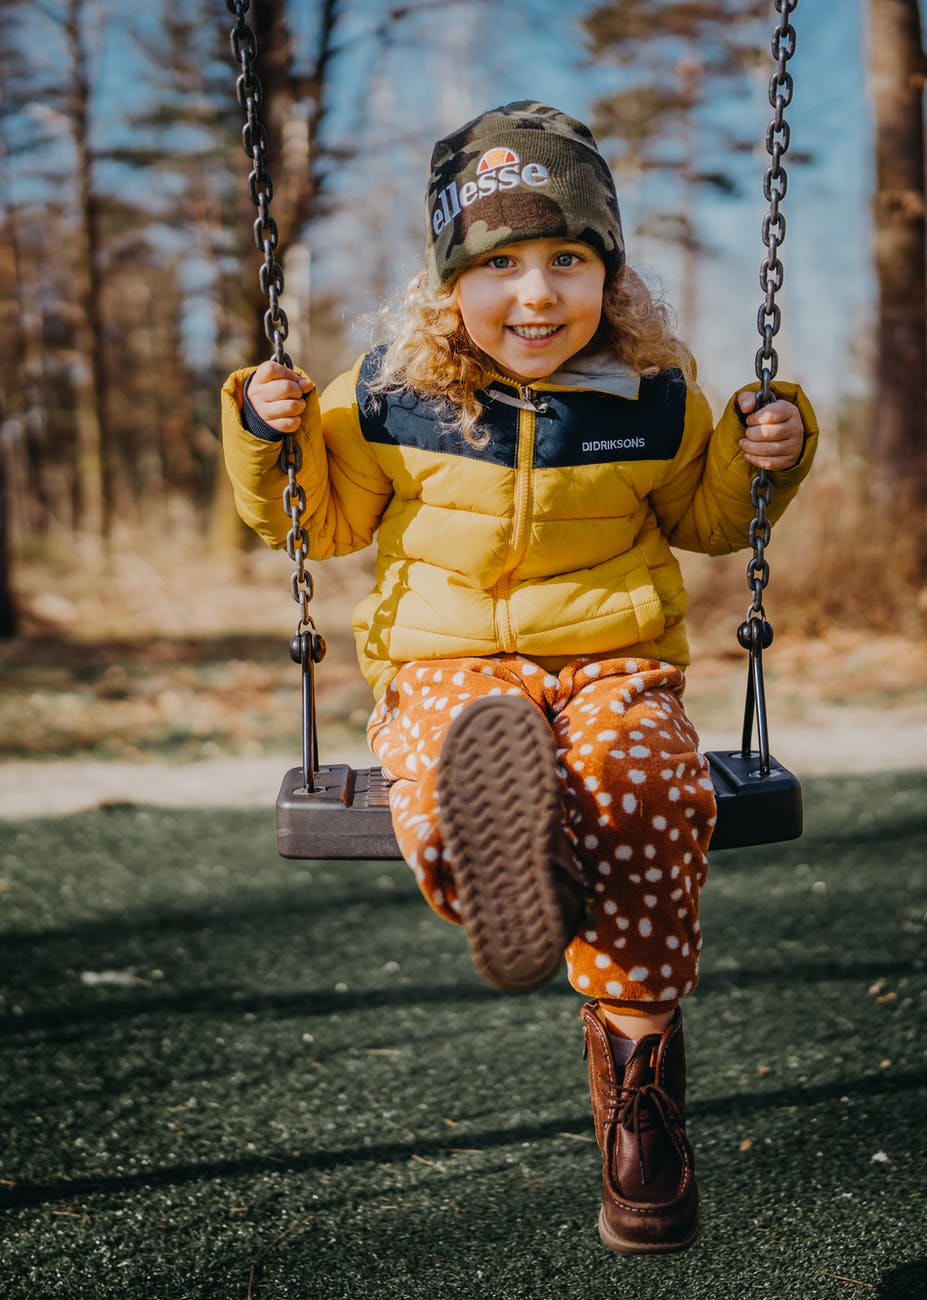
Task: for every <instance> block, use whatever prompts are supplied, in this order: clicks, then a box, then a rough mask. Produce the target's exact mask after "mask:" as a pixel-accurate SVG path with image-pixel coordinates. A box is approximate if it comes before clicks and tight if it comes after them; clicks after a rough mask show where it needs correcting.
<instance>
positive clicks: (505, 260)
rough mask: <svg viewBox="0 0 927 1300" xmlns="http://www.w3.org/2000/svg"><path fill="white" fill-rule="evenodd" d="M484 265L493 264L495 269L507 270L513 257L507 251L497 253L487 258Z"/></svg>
mask: <svg viewBox="0 0 927 1300" xmlns="http://www.w3.org/2000/svg"><path fill="white" fill-rule="evenodd" d="M483 265H484V266H491V267H492V268H493V270H494V271H507V270H508V268H509V267H510V266H511V265H512V259H511V258H510V257H509V256H508V255H507V254H506V253H496V254H495V256H494V257H489V258H487V259H486V261H485V262H484V263H483Z"/></svg>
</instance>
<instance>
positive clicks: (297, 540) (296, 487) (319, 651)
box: [225, 0, 326, 789]
mask: <svg viewBox="0 0 927 1300" xmlns="http://www.w3.org/2000/svg"><path fill="white" fill-rule="evenodd" d="M225 3H226V8H227V9H228V10H229V12H230V13H232V14H234V15H235V19H236V22H235V26H234V27H233V28H232V31H231V33H230V37H231V45H232V55H233V57H234V58H235V60H236V62H237V63H238V64H239V65H240V66H241V74H240V75H239V77H238V80H237V81H236V83H235V93H236V95H237V98H238V102H239V104H240V105H241V107H242V109H243V111H244V113H245V124H244V126H243V127H242V131H241V141H242V147H243V148H244V151H245V154H246V155H247V157H248V158H249V159H250V160H251V172H250V174H249V176H248V192H249V194H250V197H251V202H252V203H253V204H254V205H255V207H256V208H257V210H258V215H257V217H256V218H255V221H254V226H253V230H254V242H255V244H256V245H257V248H258V250H259V252H262V253H263V254H264V262H263V264H262V265H261V267H260V270H259V273H258V282H259V284H260V287H261V292H262V293H263V294H264V296H265V297H266V298H267V303H268V306H267V310H266V311H265V313H264V333H265V334H266V336H267V340H268V342H269V343H270V344H271V345H272V347H273V353H272V357H271V359H272V360H273V361H276V362H277V363H278V364H280V365H283V366H287V367H289V368H290V369H292V366H293V362H292V361H291V359H290V356H289V354H288V353H287V352H286V350H285V348H284V344H285V343H286V338H287V334H288V333H289V322H288V321H287V316H286V312H285V311H284V310H283V308H282V307H281V306H280V294H281V293H282V292H283V267H282V266H281V265H280V263H279V262H278V261H277V259H276V256H275V254H276V250H277V244H278V242H279V230H278V228H277V223H276V221H275V220H274V218H273V217H272V216H271V215H270V203H271V199H272V198H273V195H274V186H273V182H272V180H271V178H270V174H269V172H268V171H267V167H266V165H265V160H266V149H267V130H266V128H265V126H264V124H263V122H262V121H261V119H260V115H259V112H258V109H259V108H260V106H261V104H262V103H263V89H262V86H261V80H260V78H259V77H258V75H257V73H256V72H255V70H254V60H255V56H256V54H257V39H256V37H255V34H254V29H253V28H252V27H251V26H250V25H249V24H248V23H247V22H246V21H245V15H246V14H247V12H248V10H249V9H250V8H251V0H225ZM279 464H280V468H281V469H282V470H283V472H284V474H286V479H287V482H286V486H285V488H284V489H283V508H284V510H285V511H286V513H287V515H288V516H289V519H290V528H289V531H288V533H287V535H286V552H287V555H289V557H290V559H291V560H292V561H293V563H294V565H295V568H294V570H293V573H292V574H291V575H290V590H291V592H292V596H293V599H294V601H295V602H296V604H297V605H298V606H299V622H298V624H297V628H296V635H295V636H294V637H293V639H292V640H291V642H290V656H291V658H292V659H293V660H294V662H295V663H299V664H301V665H302V669H303V772H304V776H305V782H306V786H307V788H310V789H311V787H312V774H313V771H314V770H315V769H316V768H317V767H318V754H317V752H316V750H317V745H316V736H315V724H314V702H313V681H312V665H313V664H314V663H319V662H320V660H321V659H322V658H323V657H324V655H325V649H326V646H325V639H324V637H322V636H321V634H320V633H319V632H318V631H317V630H316V626H315V622H314V620H313V618H312V616H311V614H310V612H309V602H310V601H311V600H312V597H313V583H312V575H311V574H310V573H309V572H308V570H307V569H306V556H307V555H308V553H309V535H308V533H307V532H306V529H305V526H304V524H303V516H304V514H305V512H306V494H305V492H304V491H303V488H302V486H301V485H300V483H299V482H298V480H297V477H296V476H297V474H298V473H299V470H300V469H301V468H302V452H301V451H300V447H299V444H298V442H297V441H296V439H295V438H294V437H293V436H292V434H289V433H288V434H286V435H285V437H284V439H283V444H282V446H281V450H280V461H279Z"/></svg>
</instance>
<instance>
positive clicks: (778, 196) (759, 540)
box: [737, 0, 798, 775]
mask: <svg viewBox="0 0 927 1300" xmlns="http://www.w3.org/2000/svg"><path fill="white" fill-rule="evenodd" d="M774 3H775V8H776V12H777V13H778V14H779V22H778V24H777V25H776V27H775V28H774V30H773V34H772V40H771V42H770V48H771V51H772V57H773V59H774V60H775V62H776V71H775V72H774V73H773V75H772V76H771V77H770V80H769V102H770V104H771V106H772V108H773V109H774V110H775V115H774V117H773V120H772V121H771V122H770V123H769V126H768V127H767V129H766V152H767V153H768V154H769V156H770V158H771V162H770V165H769V166H768V167H767V169H766V173H765V176H764V177H763V194H764V196H765V198H766V200H767V202H768V203H769V211H768V212H767V213H766V215H765V216H764V218H763V226H762V237H763V243H764V245H765V246H766V256H765V258H764V259H763V261H762V263H761V265H760V288H761V289H762V290H763V292H764V294H765V295H766V296H765V298H764V300H763V302H762V303H761V304H760V307H759V311H758V312H757V316H756V327H757V331H758V333H759V335H760V337H761V338H762V340H763V342H762V345H761V346H760V347H759V348H758V349H757V353H756V360H755V363H754V370H755V372H756V377H757V379H758V380H759V381H760V391H759V392H758V393H757V399H756V409H757V410H759V409H760V408H761V407H763V406H766V405H768V404H769V403H770V402H772V401H774V400H775V397H776V395H775V393H774V392H773V389H772V381H773V379H774V378H775V377H776V373H777V371H778V369H779V357H778V354H777V352H776V349H775V347H774V346H773V339H774V338H775V336H776V334H778V332H779V327H780V325H781V324H782V314H781V310H780V308H779V305H778V303H777V302H776V292H777V290H779V289H781V288H782V282H783V278H784V268H783V266H782V262H781V261H780V259H779V248H780V247H781V245H782V242H783V240H784V239H785V229H786V223H785V215H784V213H783V212H781V210H780V206H779V205H780V203H781V202H782V200H783V199H784V198H785V194H786V190H787V188H788V173H787V172H786V170H785V167H784V166H783V165H782V159H783V157H784V156H785V154H786V152H787V151H788V147H789V141H790V138H791V132H790V129H789V124H788V122H786V120H785V110H786V108H788V106H789V104H790V103H791V102H792V90H793V83H792V77H791V74H790V73H789V71H788V62H789V60H790V59H791V57H792V55H793V54H794V53H795V28H794V27H793V26H792V24H791V23H790V21H789V16H790V14H792V13H793V11H794V10H795V9H796V7H797V5H798V0H774ZM772 494H773V485H772V480H771V479H770V477H769V472H768V470H765V469H760V470H758V471H757V473H756V474H755V475H754V477H753V480H752V482H751V484H750V501H751V503H752V505H753V508H754V510H755V511H756V514H755V515H754V517H753V519H752V521H751V523H750V530H749V534H748V536H749V540H750V545H751V547H752V548H753V554H752V555H751V557H750V560H749V562H748V564H747V586H748V587H749V589H750V591H751V593H752V596H751V600H750V604H749V605H748V607H747V617H746V620H745V621H744V622H743V623H741V625H740V627H739V628H738V629H737V640H738V641H739V643H740V644H741V645H742V646H743V647H744V649H746V650H749V651H750V660H751V664H750V669H751V671H750V676H749V677H748V687H747V707H746V711H745V716H744V731H743V744H742V750H743V752H744V753H745V754H746V753H747V751H748V750H749V748H750V744H751V734H752V726H753V716H754V713H755V714H756V722H757V731H758V745H759V752H760V767H761V771H762V772H763V774H764V775H766V774H768V772H769V739H768V735H767V730H766V701H765V691H764V687H763V668H762V652H763V650H764V649H766V648H767V647H768V646H770V645H771V644H772V639H773V630H772V626H771V624H770V623H769V622H768V621H767V619H766V611H765V609H764V608H763V592H764V591H765V589H766V585H767V583H768V582H769V561H768V560H767V559H766V547H767V546H768V544H769V539H770V533H771V525H770V522H769V519H768V517H767V510H768V508H769V504H770V502H771V500H772Z"/></svg>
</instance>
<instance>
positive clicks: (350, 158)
mask: <svg viewBox="0 0 927 1300" xmlns="http://www.w3.org/2000/svg"><path fill="white" fill-rule="evenodd" d="M793 18H794V22H795V26H796V29H797V33H798V38H797V52H796V55H795V57H794V59H793V60H792V61H791V64H790V71H791V72H792V74H793V75H794V78H795V96H794V101H793V103H792V104H791V105H790V107H789V108H788V110H787V114H786V116H787V118H788V120H789V122H790V124H791V127H792V148H791V151H790V153H789V154H788V155H787V157H786V159H785V162H786V165H787V168H788V172H789V191H788V195H787V197H786V199H785V200H784V202H783V209H782V210H783V212H784V213H785V214H786V217H787V221H788V235H787V238H786V239H785V241H784V244H783V248H782V260H783V263H784V266H785V276H784V285H783V289H782V292H781V293H780V295H779V300H780V302H781V304H782V308H783V313H784V318H785V319H784V326H783V330H782V333H781V334H780V335H779V337H778V339H777V347H778V350H779V353H780V361H781V367H780V370H781V373H782V374H783V375H786V376H788V377H790V378H793V377H794V378H796V379H798V380H799V381H800V382H802V383H803V385H804V386H805V388H806V390H807V391H808V392H809V394H810V395H811V396H812V398H813V400H814V401H815V403H816V405H817V407H818V410H819V415H820V416H821V422H822V425H823V427H824V430H825V437H824V440H823V443H822V449H821V455H820V460H819V463H818V465H817V467H816V470H815V473H814V475H813V476H812V479H811V481H810V482H809V483H808V485H807V486H806V487H805V488H804V490H803V495H802V499H801V500H800V502H799V504H798V505H797V506H796V507H795V508H794V510H793V512H792V516H794V517H787V519H786V520H785V521H784V522H783V525H782V526H781V529H780V531H779V532H777V534H776V536H775V537H774V541H773V547H772V549H771V554H770V558H771V562H772V564H773V569H774V577H773V584H772V588H771V590H774V591H775V600H774V604H775V607H776V613H777V615H778V618H779V620H780V622H781V623H782V625H783V626H784V627H785V629H786V632H788V630H789V629H798V630H800V631H801V633H802V635H803V636H805V637H823V636H825V635H827V636H833V634H834V629H840V628H846V629H852V635H855V636H857V637H860V636H862V637H866V636H868V635H870V634H872V635H891V636H898V637H900V638H901V639H902V643H903V644H907V645H911V644H917V642H916V641H912V638H916V637H917V635H918V633H919V632H920V631H922V629H923V623H924V621H925V618H927V561H925V546H924V540H925V538H924V505H925V496H927V435H925V416H924V410H925V402H924V399H925V393H927V347H925V340H927V326H925V262H924V237H925V219H924V214H925V190H924V131H923V121H924V117H923V103H924V94H923V88H924V83H925V72H927V59H925V54H924V48H923V33H922V14H921V5H920V4H919V3H918V0H846V2H845V3H842V4H840V5H839V6H822V5H819V4H814V3H811V0H805V3H803V4H799V6H798V8H797V10H796V12H795V14H794V16H793ZM248 21H249V22H250V23H251V24H252V25H253V27H254V29H255V32H256V35H257V43H258V57H257V71H258V74H259V76H260V79H261V82H262V85H263V92H264V102H263V105H262V108H261V115H262V118H263V120H264V121H265V122H266V124H267V127H268V132H269V140H268V147H267V157H268V170H269V172H270V174H271V176H272V178H273V181H274V196H273V203H272V212H273V215H274V217H275V219H276V221H277V223H278V226H279V231H280V246H279V248H280V256H281V261H282V263H283V266H284V269H285V273H286V287H285V292H284V294H283V305H284V307H285V309H286V312H287V316H288V319H289V323H290V337H289V340H288V347H289V350H290V352H291V354H292V355H293V357H294V359H295V360H296V361H298V362H299V363H300V364H302V365H303V366H305V367H306V368H307V369H309V370H310V371H311V372H312V373H313V375H314V376H315V378H316V379H317V381H318V382H319V383H320V384H324V383H325V382H326V381H327V380H329V379H330V378H332V377H333V376H334V375H335V374H336V373H337V372H338V370H339V369H340V368H342V367H344V366H346V365H348V364H350V363H351V362H352V361H353V359H354V358H355V357H356V356H357V354H358V353H359V352H360V351H361V350H362V349H363V347H364V346H365V345H366V344H367V343H368V342H369V341H370V332H371V329H373V330H374V332H375V323H374V324H373V325H371V324H370V323H369V322H370V319H371V318H373V316H374V313H375V312H376V310H377V308H378V307H379V306H380V305H381V304H382V303H383V302H384V301H385V300H388V299H389V297H390V296H391V295H395V294H396V293H397V292H401V289H402V286H403V284H405V283H406V282H407V280H408V278H409V277H410V276H411V275H412V274H414V272H415V270H416V269H417V265H418V264H419V257H420V248H421V242H422V229H421V221H422V217H421V212H422V196H423V190H424V178H425V174H426V167H427V162H428V157H429V153H430V149H431V145H432V143H433V141H434V140H435V139H436V138H437V137H438V136H439V135H440V134H442V133H444V132H445V131H447V130H448V129H450V128H451V127H453V126H456V125H459V124H460V123H461V122H463V121H465V120H466V119H467V118H468V117H470V116H472V115H474V114H475V113H477V112H479V111H482V110H483V109H485V108H487V107H489V106H491V105H494V104H498V103H503V102H507V101H508V100H512V99H519V98H539V99H544V100H546V101H548V102H551V103H554V104H556V105H557V106H558V107H561V108H564V109H566V110H567V111H569V112H572V113H574V114H575V115H577V116H579V117H581V118H583V119H584V120H586V121H588V122H590V123H591V124H592V125H593V126H594V128H595V130H596V132H597V135H598V137H599V140H600V144H601V146H602V149H603V152H604V153H605V154H606V156H607V157H608V159H609V161H610V162H611V164H612V165H613V168H614V171H615V174H616V178H617V183H618V191H619V197H620V199H621V202H622V210H623V216H624V222H625V229H626V236H627V239H628V244H629V260H630V261H631V263H632V264H633V265H635V266H636V267H637V268H638V269H640V270H642V271H643V272H644V274H645V275H647V276H648V278H650V279H651V281H652V283H653V284H654V286H655V288H656V291H657V292H660V293H665V295H666V296H667V298H668V299H669V301H670V302H671V303H672V305H673V306H674V307H675V309H676V311H677V314H678V318H679V325H680V332H681V333H682V334H683V336H684V337H685V338H686V339H687V340H688V341H689V342H690V345H691V346H692V348H693V351H694V352H695V354H696V357H697V360H698V363H699V368H700V374H701V376H702V379H703V382H704V384H705V386H706V389H707V391H708V393H709V396H710V397H711V398H712V400H713V402H714V403H715V405H716V408H717V406H718V404H719V403H720V402H722V401H724V400H725V399H726V397H727V396H728V394H729V392H730V391H731V390H732V389H733V388H734V387H736V386H738V385H741V384H744V383H748V382H750V381H751V380H752V378H753V357H754V353H755V350H756V347H757V345H758V342H759V339H758V336H757V334H756V327H755V319H756V311H757V308H758V307H759V305H760V303H761V301H762V295H761V292H760V287H759V284H758V281H757V268H758V266H759V264H760V260H761V255H762V253H763V249H762V246H761V241H760V227H761V220H762V216H763V213H764V212H765V210H766V200H765V199H764V197H763V192H762V191H763V173H764V171H765V168H766V166H767V164H768V157H767V154H766V149H765V144H764V141H765V135H766V127H767V123H768V122H769V121H770V118H771V115H772V110H771V109H770V106H769V99H768V92H769V78H770V75H771V72H772V71H773V68H774V65H773V63H772V59H771V57H770V47H769V42H770V33H771V31H772V27H773V24H774V22H775V21H777V15H776V13H775V11H774V6H773V3H772V0H713V3H711V4H707V3H703V2H702V0H620V2H619V3H615V2H612V3H604V4H602V3H599V4H597V3H593V2H592V0H589V3H583V2H582V0H575V2H574V3H570V4H568V5H564V4H563V3H562V0H508V2H507V3H506V4H505V5H504V6H498V5H496V4H495V3H494V2H493V0H441V3H437V2H436V0H411V2H410V3H393V4H390V3H387V2H386V0H300V2H299V3H296V0H291V2H287V0H253V3H252V4H251V7H250V11H249V13H248ZM233 25H234V19H233V17H232V15H231V13H230V12H229V9H228V7H227V6H226V4H225V3H223V2H222V0H188V3H185V4H183V5H176V4H173V5H172V4H169V3H167V0H145V3H141V0H120V3H119V4H118V5H116V4H113V3H107V2H106V0H5V3H4V15H3V21H2V23H0V62H2V66H3V69H4V75H3V79H2V83H0V97H2V98H0V203H2V206H3V220H2V222H0V350H2V355H3V358H4V365H3V368H2V372H0V521H2V522H0V637H3V638H6V639H7V641H8V642H11V644H12V645H14V646H15V647H16V658H17V661H19V662H21V661H22V660H23V659H26V660H29V661H31V663H32V664H33V665H35V664H36V663H38V662H39V661H40V660H41V659H42V658H43V656H45V657H47V658H49V659H55V657H56V656H58V658H59V660H60V658H61V653H62V652H61V649H60V647H61V645H62V644H64V643H66V644H67V645H68V646H69V647H70V649H69V653H72V654H73V653H76V652H75V651H74V647H75V646H76V645H80V644H85V645H86V644H89V643H90V642H92V641H93V640H94V639H97V640H101V639H105V638H107V637H109V638H110V640H111V641H112V639H113V638H120V637H121V638H122V644H123V649H124V650H125V648H126V646H127V645H128V643H129V640H130V639H131V637H132V635H133V634H136V635H143V634H144V635H147V636H149V637H155V636H162V637H163V636H170V635H173V636H175V637H177V636H183V635H191V636H192V635H194V634H196V635H207V634H210V633H222V634H231V633H233V632H235V633H237V634H241V635H244V634H245V633H248V632H255V633H256V632H257V631H259V630H260V631H264V630H267V629H268V628H269V627H270V626H271V625H272V626H273V627H274V628H278V627H279V628H281V629H282V628H283V627H285V626H286V625H287V624H288V622H291V621H293V619H294V617H295V615H294V612H293V611H294V607H293V606H292V604H291V602H290V601H289V599H288V597H287V594H286V584H287V572H288V563H287V562H286V561H285V560H284V561H283V564H282V566H281V564H280V559H281V557H271V559H272V560H273V561H274V563H273V567H272V568H271V567H270V563H269V561H268V560H267V559H266V558H263V557H261V556H259V555H258V554H257V551H256V546H259V544H252V542H251V540H249V538H248V537H247V536H246V535H245V531H244V530H243V528H242V527H241V526H240V525H239V523H238V521H237V518H236V516H235V514H234V510H233V507H232V503H231V496H230V492H229V490H228V488H227V485H226V482H225V478H224V474H223V472H222V468H221V450H220V447H219V443H218V441H217V431H218V400H217V392H218V388H219V386H220V384H221V382H222V379H223V378H224V376H225V375H226V373H227V372H228V371H229V370H231V369H233V368H236V367H237V366H239V365H242V364H245V363H246V362H256V361H258V360H260V359H262V358H263V357H264V356H266V355H267V354H268V344H267V342H266V340H265V338H264V334H263V323H262V318H263V312H264V308H265V306H266V302H265V300H264V297H263V295H262V293H261V291H260V288H259V285H258V267H259V265H260V262H261V260H262V258H261V255H260V253H259V252H258V250H257V249H256V248H255V242H254V238H253V236H252V223H253V221H254V217H255V212H254V208H253V206H252V204H251V201H250V199H249V195H248V182H247V177H248V170H249V161H248V159H247V158H246V157H245V156H244V153H243V150H242V142H241V125H242V112H241V108H240V107H239V104H238V102H237V100H236V94H235V82H236V77H237V75H238V67H237V64H236V63H235V61H234V60H233V56H232V52H231V50H230V47H229V33H230V30H231V28H232V27H233ZM358 318H361V319H362V320H364V319H367V320H368V324H367V325H366V326H362V327H361V328H360V329H358V327H357V326H356V324H355V322H356V321H357V320H358ZM281 486H282V485H281ZM335 563H337V564H344V562H335ZM368 564H369V561H368V560H366V559H360V560H359V561H358V562H357V563H356V564H354V563H353V562H348V563H347V565H346V567H345V568H344V570H343V574H346V575H347V576H338V577H336V578H334V579H333V580H332V581H331V582H330V584H329V588H330V590H332V589H333V590H334V591H335V593H336V594H337V593H340V592H344V593H346V600H347V597H348V596H350V597H351V598H353V595H354V594H357V593H358V592H359V591H360V590H362V588H363V584H364V582H365V581H366V578H365V574H366V571H367V570H366V568H365V566H366V565H368ZM725 572H726V573H727V574H728V576H727V577H725V578H723V579H722V580H720V582H719V580H718V579H717V578H716V577H712V578H711V579H707V578H702V576H701V573H702V570H701V569H700V567H699V566H698V564H695V565H694V566H693V570H692V573H693V576H692V579H691V581H692V584H693V593H694V597H695V600H694V610H695V614H696V619H697V620H698V619H699V618H701V619H702V621H703V622H704V621H711V620H713V619H714V618H715V616H716V606H717V600H718V597H719V592H721V591H722V590H725V589H726V588H729V589H730V591H731V592H732V593H734V594H733V595H732V596H731V598H730V600H728V599H727V598H726V597H725V601H726V605H725V632H727V631H729V630H730V629H729V626H728V625H729V624H731V623H732V622H733V624H734V625H735V626H736V622H737V615H738V612H739V611H740V609H741V608H742V607H745V605H746V601H747V592H746V587H745V584H744V579H743V562H742V559H741V558H738V559H737V560H736V563H735V565H734V567H733V568H728V569H727V570H725ZM320 586H324V583H322V584H320ZM738 592H739V593H740V594H737V593H738ZM322 599H323V600H324V597H323V598H322ZM271 606H273V609H274V611H279V615H278V613H277V612H274V613H273V614H270V613H269V611H270V609H271ZM332 608H333V610H334V611H335V614H336V617H337V619H338V621H339V625H340V626H341V627H342V630H343V632H344V634H345V636H346V633H347V623H346V620H347V617H348V615H347V612H346V608H345V609H342V608H340V606H338V603H337V600H336V601H335V602H334V603H333V606H332ZM181 611H186V612H181ZM778 626H779V623H777V628H778ZM323 630H325V631H326V633H327V634H328V633H329V629H328V628H325V629H323ZM848 634H849V633H848ZM339 635H340V634H339ZM49 638H50V639H49ZM11 639H12V641H11ZM345 644H347V642H345ZM344 653H345V657H346V658H347V659H348V660H350V658H351V655H350V650H349V649H345V652H344ZM78 657H79V655H78ZM112 658H113V655H112V654H111V655H110V656H109V659H108V660H107V665H108V667H109V668H110V669H112V667H113V665H112ZM921 659H923V656H921ZM0 662H4V663H5V664H6V666H7V668H8V669H9V668H10V662H11V660H10V657H9V656H7V657H6V659H5V660H0ZM111 677H112V674H111ZM111 684H112V682H111ZM114 689H115V690H116V693H117V695H118V693H119V691H120V690H121V689H122V687H121V686H120V685H119V683H118V682H117V683H116V686H115V687H114ZM36 707H38V706H36ZM49 707H51V706H49ZM55 707H56V708H57V710H58V711H59V712H60V709H61V698H60V692H59V698H58V700H57V702H56V705H55ZM38 716H39V717H41V708H39V709H38ZM8 725H12V724H9V723H8ZM15 725H16V727H17V728H18V727H19V723H16V724H15ZM19 739H22V736H20V737H19ZM36 744H38V742H36ZM27 748H28V746H27Z"/></svg>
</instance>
